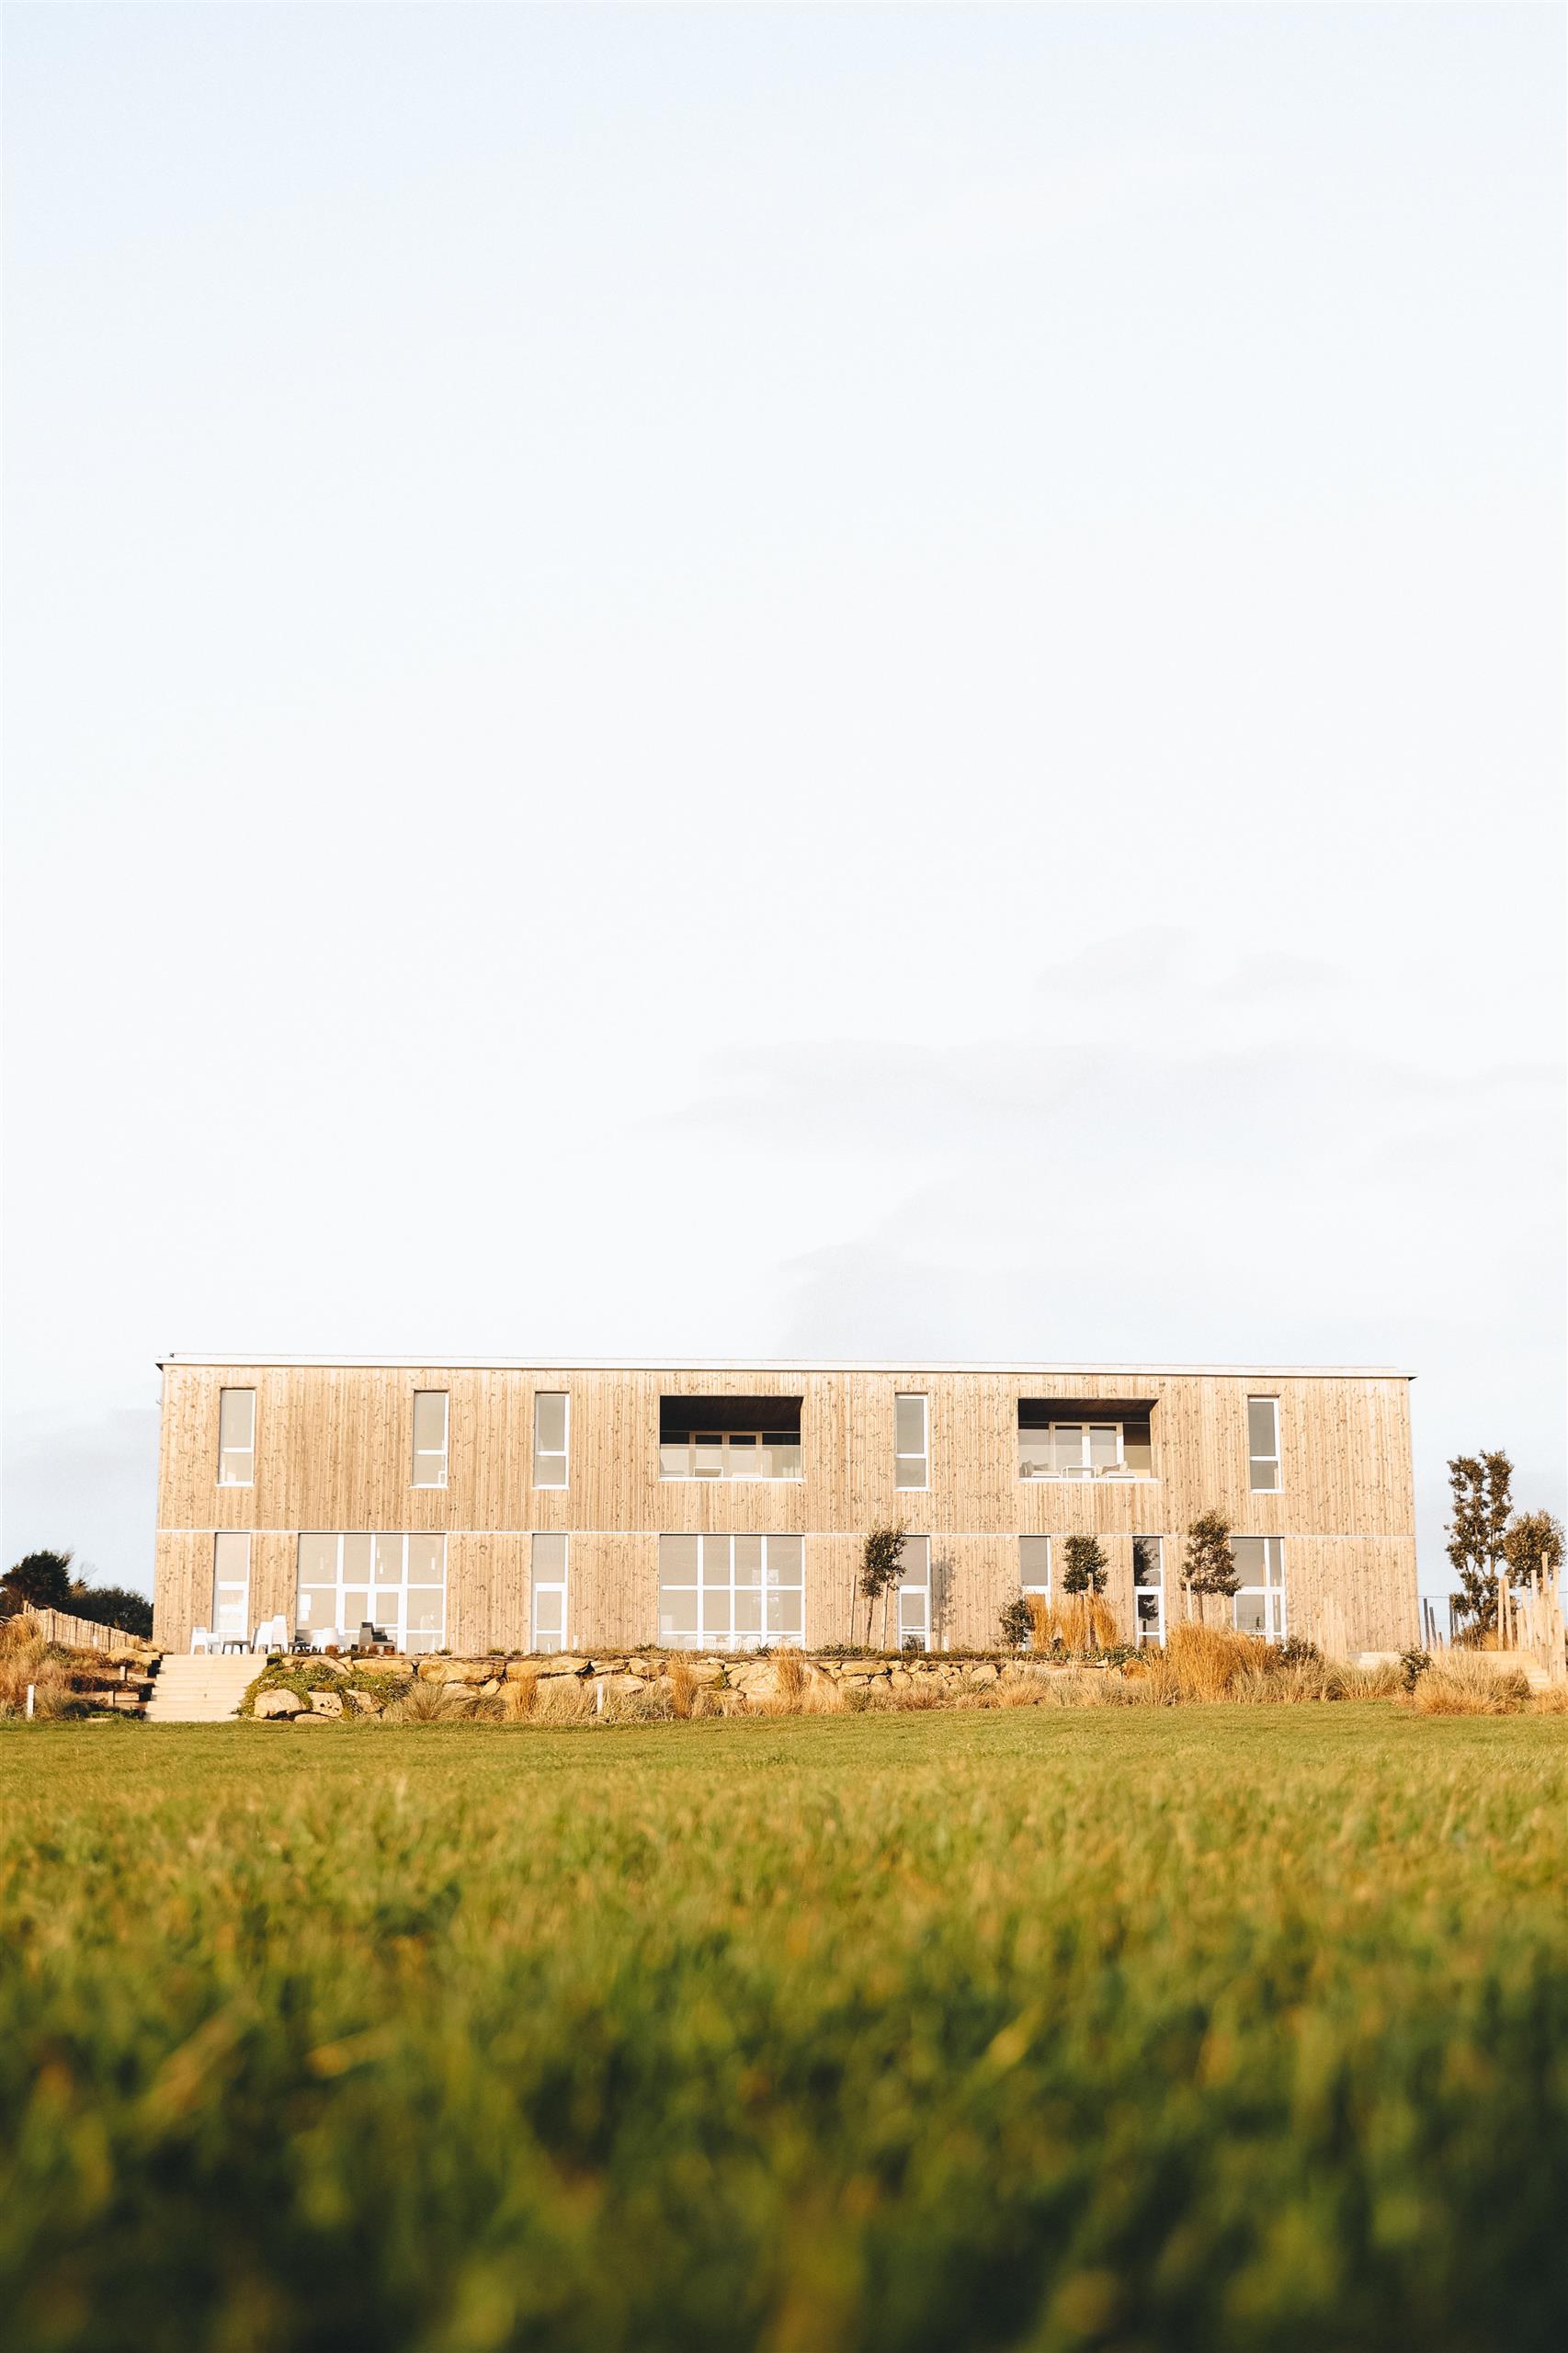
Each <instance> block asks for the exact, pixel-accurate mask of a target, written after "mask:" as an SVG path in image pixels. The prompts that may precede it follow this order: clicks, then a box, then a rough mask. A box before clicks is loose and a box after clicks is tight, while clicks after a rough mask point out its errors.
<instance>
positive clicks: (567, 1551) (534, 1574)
mask: <svg viewBox="0 0 1568 2353" xmlns="http://www.w3.org/2000/svg"><path fill="white" fill-rule="evenodd" d="M541 1542H543V1543H549V1544H555V1543H559V1544H560V1546H561V1574H560V1575H559V1576H555V1575H551V1576H540V1573H539V1548H540V1543H541ZM543 1593H550V1594H555V1593H558V1594H559V1595H560V1596H561V1640H560V1641H559V1642H558V1643H554V1644H551V1643H541V1642H540V1638H539V1599H540V1594H543ZM571 1610H572V1539H571V1537H570V1535H569V1534H567V1533H566V1531H565V1530H564V1529H548V1528H545V1529H535V1531H534V1533H533V1534H532V1535H531V1536H530V1537H529V1539H528V1647H529V1654H530V1656H533V1657H538V1658H555V1657H559V1656H560V1655H561V1654H562V1652H563V1651H566V1650H569V1649H570V1648H571V1646H572V1617H571Z"/></svg>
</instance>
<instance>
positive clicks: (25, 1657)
mask: <svg viewBox="0 0 1568 2353" xmlns="http://www.w3.org/2000/svg"><path fill="white" fill-rule="evenodd" d="M29 1684H30V1685H31V1686H32V1693H33V1716H34V1718H35V1720H37V1719H40V1718H43V1717H48V1716H72V1715H80V1714H81V1713H82V1712H83V1707H82V1702H81V1700H80V1699H78V1698H77V1697H76V1694H75V1690H74V1686H73V1682H72V1677H71V1668H70V1665H69V1663H68V1661H67V1659H66V1657H65V1654H64V1653H63V1652H62V1650H61V1649H60V1647H59V1645H58V1643H46V1642H45V1641H44V1640H43V1637H42V1636H41V1635H40V1633H39V1631H38V1630H37V1628H36V1627H35V1626H34V1625H33V1622H32V1620H31V1619H30V1618H9V1619H6V1620H0V1717H6V1716H25V1715H26V1714H27V1711H28V1685H29Z"/></svg>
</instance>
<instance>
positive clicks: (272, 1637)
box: [251, 1617, 284, 1651]
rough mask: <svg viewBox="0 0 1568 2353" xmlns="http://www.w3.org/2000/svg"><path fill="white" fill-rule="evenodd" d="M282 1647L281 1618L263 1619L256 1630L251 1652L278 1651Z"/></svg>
mask: <svg viewBox="0 0 1568 2353" xmlns="http://www.w3.org/2000/svg"><path fill="white" fill-rule="evenodd" d="M283 1647H284V1633H283V1620H282V1618H281V1617H278V1618H264V1619H263V1620H262V1621H261V1623H260V1625H259V1626H258V1627H257V1628H256V1637H255V1640H254V1641H253V1642H252V1643H251V1648H252V1650H255V1651H280V1650H282V1649H283Z"/></svg>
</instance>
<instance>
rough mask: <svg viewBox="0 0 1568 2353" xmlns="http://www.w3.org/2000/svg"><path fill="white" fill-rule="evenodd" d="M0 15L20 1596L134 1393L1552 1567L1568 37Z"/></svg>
mask: <svg viewBox="0 0 1568 2353" xmlns="http://www.w3.org/2000/svg"><path fill="white" fill-rule="evenodd" d="M7 17H8V23H7V28H6V31H7V52H8V53H7V60H6V111H7V124H6V131H7V139H6V145H7V153H8V173H9V188H8V221H9V253H8V269H7V281H8V310H9V317H8V371H7V373H8V387H7V390H8V404H7V405H8V418H7V426H8V433H7V438H8V496H9V532H8V536H9V567H8V569H9V612H8V689H9V691H8V701H9V724H8V730H7V734H8V761H7V767H8V775H9V792H8V856H7V878H8V892H9V907H8V924H7V949H8V957H9V980H10V987H9V992H8V999H9V1024H10V1027H9V1056H8V1061H9V1084H8V1121H7V1128H8V1143H9V1173H8V1189H7V1220H6V1243H7V1286H6V1289H7V1302H6V1303H7V1315H6V1341H7V1351H8V1359H7V1397H6V1404H7V1409H8V1423H9V1450H8V1478H7V1496H6V1500H7V1513H6V1531H5V1540H6V1547H7V1551H6V1558H7V1559H10V1558H13V1557H15V1555H16V1553H17V1552H20V1551H21V1550H23V1549H24V1548H27V1547H30V1546H32V1545H35V1544H40V1543H46V1542H48V1543H58V1544H68V1545H74V1546H75V1547H76V1549H77V1552H78V1554H79V1555H80V1556H84V1557H85V1558H86V1559H87V1560H88V1561H90V1562H91V1563H93V1564H94V1565H95V1566H96V1568H97V1572H98V1573H99V1574H100V1575H101V1576H103V1577H106V1578H114V1579H117V1580H124V1581H126V1582H128V1583H131V1584H134V1585H138V1586H143V1587H148V1586H150V1583H151V1566H152V1529H153V1480H154V1465H155V1421H156V1414H155V1408H156V1399H157V1374H156V1372H155V1370H154V1368H153V1359H154V1358H155V1357H156V1356H158V1355H160V1354H162V1353H165V1352H166V1351H168V1350H171V1349H181V1348H183V1349H191V1350H197V1349H223V1350H233V1352H234V1353H235V1354H236V1355H237V1356H242V1357H243V1356H244V1354H245V1352H246V1351H247V1350H255V1351H258V1352H260V1351H274V1352H282V1351H298V1352H301V1353H306V1352H325V1351H329V1350H334V1349H336V1350H341V1351H344V1352H346V1353H352V1354H369V1353H372V1352H375V1351H378V1350H385V1351H387V1352H389V1353H394V1354H412V1353H418V1352H421V1351H423V1352H426V1355H427V1357H428V1358H429V1360H431V1361H438V1360H440V1358H442V1357H443V1356H446V1355H453V1356H482V1355H484V1354H485V1353H487V1352H494V1353H496V1354H501V1355H523V1354H528V1353H530V1352H533V1351H536V1350H538V1351H541V1352H545V1353H547V1354H548V1353H557V1354H560V1355H562V1356H573V1355H585V1356H589V1355H600V1356H617V1355H619V1354H623V1353H624V1354H627V1355H640V1356H657V1355H661V1354H664V1355H668V1356H671V1357H675V1358H678V1357H679V1356H681V1355H682V1354H691V1355H734V1356H747V1355H753V1354H755V1355H757V1356H765V1355H791V1356H809V1355H813V1354H823V1355H828V1356H834V1355H842V1354H846V1353H850V1352H863V1353H866V1354H871V1355H903V1354H912V1355H921V1354H925V1355H929V1356H932V1357H937V1358H962V1357H976V1358H1007V1357H1017V1358H1049V1359H1062V1358H1085V1359H1088V1360H1094V1359H1098V1358H1147V1359H1152V1360H1156V1361H1158V1360H1176V1361H1185V1360H1194V1359H1210V1360H1226V1361H1228V1360H1240V1361H1244V1360H1252V1361H1267V1360H1276V1361H1285V1362H1303V1361H1308V1362H1310V1361H1319V1360H1322V1361H1353V1362H1393V1363H1398V1364H1403V1365H1408V1366H1411V1367H1413V1368H1415V1370H1417V1371H1418V1372H1419V1374H1420V1376H1421V1377H1420V1380H1419V1382H1418V1384H1417V1387H1416V1391H1415V1408H1416V1442H1417V1474H1418V1480H1419V1484H1420V1490H1421V1501H1422V1511H1423V1519H1422V1537H1423V1563H1422V1574H1423V1582H1424V1583H1425V1584H1426V1586H1428V1587H1429V1588H1432V1589H1440V1588H1441V1587H1442V1586H1444V1585H1445V1584H1446V1581H1447V1576H1446V1571H1447V1564H1446V1563H1445V1562H1444V1560H1443V1559H1442V1556H1441V1533H1440V1520H1441V1517H1442V1505H1443V1499H1444V1495H1445V1493H1446V1488H1445V1480H1444V1472H1443V1462H1444V1458H1445V1456H1446V1455H1447V1454H1448V1453H1449V1452H1451V1451H1453V1450H1454V1449H1456V1448H1458V1447H1461V1446H1463V1447H1467V1448H1469V1447H1478V1446H1482V1445H1492V1444H1499V1445H1506V1446H1507V1447H1509V1448H1510V1449H1512V1450H1513V1452H1514V1454H1515V1456H1516V1459H1517V1462H1518V1464H1519V1468H1520V1476H1519V1482H1518V1484H1519V1488H1520V1491H1521V1495H1522V1498H1523V1500H1525V1501H1527V1502H1530V1503H1536V1502H1544V1503H1550V1504H1551V1505H1552V1506H1555V1507H1558V1508H1561V1506H1562V1458H1563V1445H1562V1430H1563V1253H1562V1046H1563V1037H1562V1003H1563V969H1562V881H1563V868H1562V850H1563V839H1562V777H1563V749H1564V746H1563V726H1562V715H1563V664H1562V642H1563V631H1564V619H1565V615H1564V597H1563V561H1562V538H1563V532H1562V514H1563V504H1562V493H1563V483H1562V435H1563V421H1564V391H1563V388H1564V300H1563V269H1564V238H1563V193H1564V158H1563V131H1562V89H1563V72H1562V68H1563V58H1562V44H1563V16H1562V11H1561V10H1560V9H1558V8H1556V7H1528V6H1521V7H1493V6H1483V7H1473V8H1468V7H1460V8H1448V7H1442V6H1426V7H1418V8H1417V7H1393V6H1386V7H1356V6H1345V7H1319V6H1309V7H1301V8H1296V7H1256V8H1238V7H1231V6H1222V7H1214V8H1206V7H1198V8H1185V7H1181V6H1161V7H1155V8H1136V7H1126V8H1119V7H1115V6H1096V7H1092V8H1075V7H1042V8H1038V9H1028V8H1021V7H1010V8H1006V9H1003V8H996V9H988V8H983V7H975V6H965V7H962V8H950V9H949V8H943V7H922V8H910V9H903V8H899V7H867V8H857V7H834V8H804V7H799V8H793V7H792V8H789V9H778V10H775V9H771V8H751V9H744V10H743V9H731V10H724V9H714V8H708V7H700V8H690V9H687V8H669V9H663V8H659V7H637V8H629V9H619V8H614V7H603V8H585V7H584V8H577V7H569V8H564V9H551V8H524V7H515V8H508V7H504V6H486V7H468V6H438V7H421V6H407V7H395V8H393V7H380V6H353V7H337V6H312V7H287V6H261V7H253V6H223V7H207V6H184V7H172V8H162V7H144V6H134V5H131V6H111V7H97V6H70V7H55V6H14V7H11V8H10V9H9V10H8V11H7Z"/></svg>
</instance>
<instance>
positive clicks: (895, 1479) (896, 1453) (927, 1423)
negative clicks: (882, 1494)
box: [892, 1389, 931, 1495]
mask: <svg viewBox="0 0 1568 2353" xmlns="http://www.w3.org/2000/svg"><path fill="white" fill-rule="evenodd" d="M901 1405H918V1406H919V1408H920V1437H921V1447H920V1451H919V1453H918V1454H907V1453H903V1452H902V1451H901V1450H900V1448H899V1443H898V1409H899V1407H900V1406H901ZM906 1462H918V1464H919V1465H920V1476H919V1478H918V1479H905V1478H903V1477H901V1476H900V1473H901V1472H902V1471H903V1465H904V1464H905V1463H906ZM892 1483H893V1488H894V1491H895V1493H897V1494H899V1495H921V1494H924V1493H926V1491H927V1490H928V1489H929V1487H930V1484H931V1400H930V1398H929V1397H928V1396H927V1395H926V1392H925V1391H924V1390H920V1389H901V1390H899V1391H898V1392H897V1393H896V1394H895V1396H894V1398H893V1401H892Z"/></svg>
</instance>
